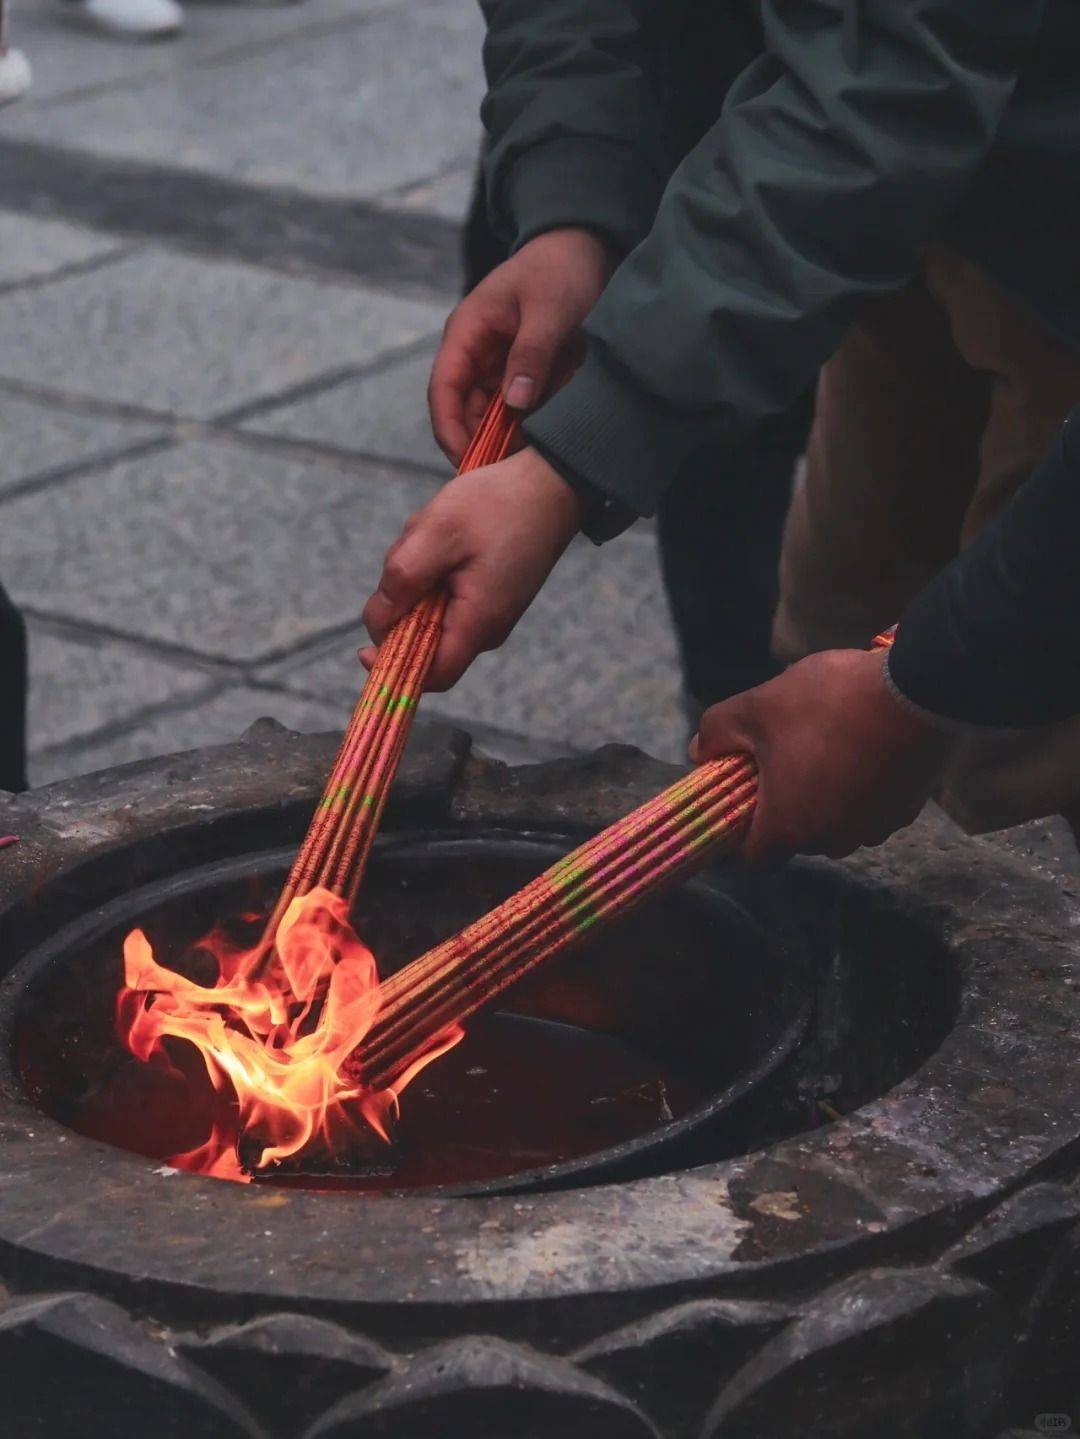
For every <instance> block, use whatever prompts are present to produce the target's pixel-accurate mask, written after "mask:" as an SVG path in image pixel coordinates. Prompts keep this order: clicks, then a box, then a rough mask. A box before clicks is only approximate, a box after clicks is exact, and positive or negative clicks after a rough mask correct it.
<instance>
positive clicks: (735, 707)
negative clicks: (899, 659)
mask: <svg viewBox="0 0 1080 1439" xmlns="http://www.w3.org/2000/svg"><path fill="white" fill-rule="evenodd" d="M950 744H951V740H950V736H949V734H948V733H947V732H945V731H944V730H942V729H941V728H939V727H938V726H936V725H935V724H933V723H932V722H930V721H929V720H926V719H923V718H921V717H920V716H919V715H918V714H917V713H916V712H915V710H914V709H913V708H907V707H904V706H902V705H901V704H900V703H899V702H898V701H897V700H896V699H895V698H894V697H893V695H892V694H891V693H890V692H889V689H888V688H887V686H886V683H885V677H884V673H883V664H882V655H881V654H880V653H874V652H869V653H868V652H865V651H862V650H827V651H825V652H824V653H822V654H816V655H811V656H810V658H809V659H805V660H802V661H800V662H799V663H798V664H795V665H792V666H791V668H790V669H789V670H787V671H786V672H785V673H784V674H782V675H780V676H779V677H778V678H777V679H774V680H770V681H768V683H767V684H763V685H759V686H758V687H757V688H756V689H752V690H747V691H746V692H745V693H743V694H740V695H735V696H734V697H733V698H732V699H729V700H725V701H723V702H722V703H721V704H718V705H714V706H713V707H712V708H711V709H709V710H706V712H705V714H704V716H703V717H702V721H701V728H700V730H699V731H698V734H697V736H696V737H695V739H694V741H693V743H692V744H691V747H690V755H691V758H692V759H693V760H694V761H695V762H696V763H701V762H703V761H705V760H709V759H718V758H720V757H721V756H723V755H728V754H733V753H737V752H748V753H750V754H752V755H753V756H754V759H755V761H756V762H757V765H758V798H757V805H756V807H755V810H754V816H753V819H752V821H751V824H750V827H749V829H748V830H747V833H746V836H745V839H744V841H743V843H742V845H741V848H740V854H741V856H742V857H743V858H744V859H746V860H747V861H749V862H751V863H757V862H766V861H776V860H781V859H785V858H787V857H788V856H789V855H792V854H824V855H829V856H830V857H832V858H834V859H839V858H841V857H842V856H844V855H846V854H850V853H851V852H852V850H855V849H858V848H859V847H860V846H861V845H875V844H881V843H883V842H884V841H885V840H886V839H888V837H889V836H890V835H891V834H893V833H895V831H896V830H898V829H902V828H903V827H904V826H905V825H907V824H910V823H911V822H912V820H914V819H915V817H916V816H917V815H918V813H919V811H920V810H921V809H922V806H923V804H924V803H925V801H926V800H927V799H928V798H929V797H930V794H931V793H932V791H933V790H934V789H935V788H936V787H937V784H938V782H939V781H940V779H941V776H942V773H943V771H944V768H945V763H946V760H947V758H948V754H949V749H950Z"/></svg>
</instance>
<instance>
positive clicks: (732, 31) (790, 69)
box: [483, 0, 1080, 514]
mask: <svg viewBox="0 0 1080 1439" xmlns="http://www.w3.org/2000/svg"><path fill="white" fill-rule="evenodd" d="M484 10H485V14H486V17H487V21H488V39H487V43H486V45H485V64H486V68H487V72H488V80H489V93H488V96H487V99H486V100H485V103H484V112H483V113H484V121H485V125H486V127H487V130H488V135H489V154H488V183H489V200H490V205H491V210H492V214H493V217H494V218H495V221H496V223H497V224H498V225H499V226H500V227H501V228H502V230H503V231H504V232H505V233H508V234H509V235H511V236H512V238H513V240H514V242H515V244H517V245H520V244H522V243H523V242H524V241H525V240H527V239H529V238H531V237H532V236H535V235H537V234H539V233H541V232H542V231H545V230H549V229H552V228H554V227H557V226H560V225H583V226H589V227H592V228H594V229H596V230H598V231H600V232H602V233H604V234H605V235H607V236H608V237H609V238H610V239H611V240H613V241H614V242H615V244H617V245H618V246H619V247H620V249H621V251H622V252H624V253H625V254H626V258H625V260H624V261H623V263H622V264H621V266H620V267H619V269H618V270H617V272H616V274H615V276H614V278H613V279H612V280H611V283H610V284H609V286H608V288H607V290H606V291H605V293H604V295H603V297H602V299H601V301H600V303H599V304H598V305H597V307H596V309H595V310H594V312H593V313H592V315H591V316H590V317H589V320H588V322H587V326H586V329H587V333H588V337H589V349H588V356H587V359H586V361H585V363H584V365H583V366H582V368H581V369H580V371H579V372H578V373H577V375H576V376H575V377H574V378H573V379H572V380H571V382H570V383H569V384H568V385H567V386H566V387H565V388H564V389H563V390H562V391H560V392H559V393H558V394H557V395H555V396H554V397H553V398H552V399H551V400H549V401H548V402H547V403H546V404H545V405H544V406H543V407H542V408H541V409H540V410H538V411H537V412H536V414H535V415H534V416H533V417H532V418H531V419H530V421H529V422H528V424H527V425H526V433H527V434H528V435H529V437H530V438H531V440H532V441H533V443H534V444H536V445H537V447H538V448H539V449H541V450H542V452H543V453H544V454H546V455H547V456H548V458H549V459H551V460H552V462H553V463H554V464H555V465H556V466H557V467H558V468H559V469H560V470H561V471H562V473H563V474H565V475H566V476H567V477H568V478H571V479H574V478H576V479H578V480H579V481H584V482H585V483H586V484H589V485H592V486H594V487H596V488H597V489H599V490H601V491H602V492H604V493H605V494H606V495H608V496H610V497H612V498H614V499H616V500H618V501H620V502H622V503H623V504H625V505H628V506H629V507H630V508H631V509H633V510H634V511H636V512H637V513H639V514H649V513H651V512H652V511H653V510H654V509H655V507H656V504H657V501H658V499H659V497H660V495H661V494H662V493H663V490H664V488H665V487H666V485H667V484H668V483H670V481H671V480H672V479H673V478H674V475H675V473H676V472H677V470H678V469H679V468H680V467H681V466H682V465H683V464H685V463H687V462H692V460H693V458H694V456H695V455H696V454H698V453H702V452H706V451H712V452H713V453H714V454H715V451H716V449H717V446H723V445H724V444H726V443H729V442H730V440H731V439H732V438H733V437H734V436H735V435H736V434H737V433H739V432H740V431H742V430H744V429H745V428H746V427H747V426H748V425H750V424H752V423H753V422H754V421H755V420H758V419H760V418H762V417H763V416H766V415H769V414H772V413H777V412H779V411H781V410H783V409H786V408H787V406H788V405H789V404H790V403H791V402H792V401H793V400H794V399H795V398H796V397H797V396H798V395H799V394H801V393H802V392H803V391H804V390H805V389H806V387H807V386H808V385H809V384H810V383H812V381H813V378H814V376H815V374H816V372H817V370H818V369H819V368H820V366H821V364H822V363H823V362H824V361H825V360H826V359H827V358H828V357H829V355H830V354H831V353H832V352H833V350H834V349H835V348H836V345H837V343H838V342H839V340H840V337H841V335H842V333H843V331H844V329H845V327H846V326H847V324H848V323H849V322H850V320H851V318H852V316H853V315H854V314H855V312H856V311H857V309H858V308H859V306H860V305H861V304H862V303H863V302H864V301H866V300H868V299H871V298H873V297H875V296H878V295H882V294H885V293H888V292H889V291H892V290H895V289H897V288H899V287H900V286H902V285H903V284H905V283H906V282H907V281H908V280H909V279H910V278H911V277H912V275H913V274H914V273H916V271H917V269H918V267H919V263H920V259H921V256H922V254H923V252H924V250H925V247H926V245H927V243H928V242H929V241H930V240H931V239H943V240H946V241H947V242H948V243H950V244H952V245H953V246H955V247H957V248H959V249H961V250H962V251H963V252H964V253H967V254H968V255H969V256H970V257H972V258H974V259H976V260H978V261H979V262H980V263H982V264H983V265H984V266H985V267H986V268H987V269H989V270H990V272H991V273H992V274H994V275H995V276H996V277H997V278H998V279H999V280H1001V281H1002V282H1003V283H1004V284H1006V285H1007V286H1008V287H1009V288H1010V289H1011V290H1012V291H1013V292H1014V293H1016V294H1017V295H1019V296H1020V298H1022V299H1024V300H1026V301H1027V302H1028V303H1029V305H1031V306H1032V307H1033V308H1034V309H1035V310H1036V311H1037V312H1038V313H1039V314H1041V315H1042V316H1043V317H1044V318H1045V319H1046V320H1048V321H1049V322H1050V323H1051V324H1052V325H1053V326H1054V327H1055V328H1056V329H1057V331H1058V332H1059V333H1061V334H1062V335H1064V336H1065V337H1066V338H1068V339H1070V340H1073V341H1076V342H1077V343H1080V0H761V3H760V4H756V3H750V0H485V3H484ZM748 35H750V36H751V37H753V36H756V39H751V41H750V42H749V44H748V41H747V36H748ZM732 71H734V72H735V73H734V74H732V73H731V72H732Z"/></svg>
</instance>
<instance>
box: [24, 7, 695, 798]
mask: <svg viewBox="0 0 1080 1439" xmlns="http://www.w3.org/2000/svg"><path fill="white" fill-rule="evenodd" d="M187 13H188V20H189V24H188V29H187V33H186V34H185V35H184V36H183V37H182V38H181V39H179V40H177V41H174V42H170V43H166V44H157V45H133V44H125V43H121V42H116V41H111V40H107V39H103V38H101V37H99V36H96V35H94V34H91V33H87V32H83V31H80V30H79V29H77V28H75V27H74V26H72V25H71V23H70V21H69V19H68V17H67V16H66V15H65V13H64V10H63V7H62V6H61V5H60V4H58V3H55V0H15V12H14V22H13V31H14V37H15V39H16V42H17V43H18V44H19V45H20V46H21V47H22V48H23V49H24V50H26V52H27V53H28V55H29V57H30V60H31V63H32V65H33V68H34V77H35V84H34V88H33V90H32V91H31V92H30V95H29V96H28V97H27V98H26V99H25V100H24V101H22V102H20V103H19V104H18V105H17V106H15V107H13V108H11V109H8V110H6V111H4V112H2V113H0V576H2V577H3V579H4V583H5V584H6V585H7V587H8V588H9V589H10V591H11V592H12V594H13V595H14V596H15V598H16V599H17V600H18V601H19V603H20V604H21V605H22V606H23V608H24V610H25V612H26V614H27V616H28V619H29V623H30V630H31V644H32V650H31V671H32V692H31V726H32V748H33V762H32V776H31V777H32V779H33V781H34V783H37V784H40V783H46V782H48V781H50V780H52V779H55V778H59V777H62V776H65V775H69V774H76V773H82V772H85V771H88V770H91V769H95V768H99V767H101V766H104V765H107V764H112V763H115V762H119V761H123V760H127V759H132V758H139V757H142V756H145V755H150V754H155V753H163V752H168V751H172V750H177V749H182V748H187V747H191V746H193V745H197V744H204V743H212V742H218V741H224V740H228V739H231V738H234V737H235V736H236V735H238V734H239V733H240V732H241V731H242V730H243V729H244V728H245V727H246V726H247V725H248V724H250V723H251V722H252V721H253V720H254V719H256V718H257V717H259V716H260V715H264V714H269V715H273V716H274V717H275V718H277V719H279V720H280V721H281V722H282V723H284V724H286V725H289V726H291V727H292V728H295V729H301V730H309V729H311V730H314V729H328V728H333V727H340V726H341V725H342V724H343V723H344V720H345V719H346V717H347V716H348V713H349V711H350V709H351V706H352V704H353V703H354V701H355V698H356V694H357V692H358V689H359V685H360V679H361V676H360V672H359V669H358V666H357V664H356V661H355V650H356V647H357V644H358V642H359V640H360V638H361V634H360V631H359V625H358V611H359V607H360V604H361V602H362V599H363V597H364V595H366V593H367V592H368V590H369V589H370V587H371V585H372V583H373V581H374V580H375V579H376V577H377V574H378V567H379V562H380V559H381V556H382V553H383V551H384V549H385V548H386V546H387V544H388V543H389V542H390V541H391V540H392V539H393V538H394V537H395V535H396V533H397V531H398V529H399V526H400V524H401V522H402V520H403V519H404V518H405V517H406V515H408V514H409V512H410V511H411V510H412V509H414V508H415V507H416V506H417V505H418V504H420V503H422V502H423V501H424V499H425V498H426V497H427V496H428V495H430V494H431V493H432V490H433V489H434V487H435V486H436V485H437V483H438V481H439V479H440V477H441V476H443V475H444V474H445V472H446V467H445V465H444V463H443V461H442V459H441V457H440V455H439V454H438V452H437V450H436V449H435V447H434V444H433V443H432V441H431V439H430V435H429V433H428V431H427V427H426V422H425V415H424V403H423V392H424V384H425V378H426V369H427V366H428V363H429V360H430V356H431V354H432V353H433V347H434V345H435V342H436V337H437V335H438V332H439V330H440V328H441V325H442V322H443V319H444V318H445V315H446V312H447V310H448V308H449V306H450V305H451V303H452V302H453V298H454V295H455V293H456V286H457V283H458V280H457V275H458V264H457V247H458V225H459V222H460V219H461V216H462V215H463V213H464V210H465V207H466V205H467V202H468V194H469V184H470V177H471V173H472V164H473V158H474V154H475V150H476V145H477V136H478V122H477V119H476V110H477V104H478V100H479V96H480V91H481V76H480V69H479V47H480V20H479V15H478V12H477V8H476V5H475V0H307V3H305V4H298V5H281V6H267V7H262V6H254V5H250V4H234V5H230V4H228V3H217V0H204V3H194V4H191V5H189V6H188V10H187ZM424 708H425V710H426V711H427V712H429V713H437V714H442V715H447V716H451V717H454V718H457V719H461V720H464V721H467V722H469V723H470V724H471V725H473V726H474V727H476V728H477V729H478V730H479V731H480V732H481V733H482V734H483V735H484V736H485V740H486V743H487V744H488V745H489V747H491V748H493V749H495V750H496V751H497V752H502V753H505V754H507V755H508V756H511V755H521V754H523V753H526V752H532V753H536V754H543V753H547V752H550V751H551V750H560V749H565V748H566V747H567V740H568V737H569V736H573V741H574V743H576V744H577V745H580V746H590V745H593V744H596V743H599V742H602V741H604V740H606V739H621V740H629V741H631V742H634V743H637V744H639V745H641V746H642V747H643V748H645V749H647V750H650V751H651V752H652V753H654V754H657V755H660V756H662V757H666V758H673V757H678V756H680V755H681V753H682V750H683V742H684V725H683V721H682V717H681V714H680V711H679V704H678V675H677V667H676V662H675V648H674V642H673V639H672V635H671V631H670V625H669V622H668V617H667V611H666V607H665V604H664V599H663V594H662V590H661V586H660V581H659V575H658V569H657V562H656V555H655V542H654V536H653V533H652V531H651V530H650V529H649V528H647V527H645V528H642V529H640V530H638V531H636V532H633V533H631V534H629V535H627V536H625V537H623V538H622V539H620V540H618V541H616V542H615V543H614V544H613V545H611V546H608V547H606V548H605V549H604V550H603V551H597V550H595V549H594V548H593V547H592V546H590V545H588V544H586V543H585V542H580V543H579V544H575V545H574V546H572V547H571V550H570V551H569V553H568V554H567V556H566V557H565V558H564V560H563V561H562V562H561V564H560V566H559V568H558V569H557V571H556V573H555V575H554V576H553V578H552V580H551V582H550V584H549V585H548V587H547V590H546V591H545V592H544V594H543V595H542V596H541V599H540V600H539V601H538V602H537V604H536V606H535V607H534V608H533V610H532V611H531V612H530V614H529V615H528V616H527V618H526V619H525V621H524V622H523V623H522V625H521V626H520V627H519V629H518V631H517V633H516V634H515V635H514V636H513V638H512V639H511V641H510V643H509V644H508V645H507V646H506V647H505V648H504V650H502V651H501V652H500V653H499V654H497V655H487V656H484V657H482V659H481V660H480V661H479V662H478V663H477V665H476V666H475V667H474V669H473V671H471V672H470V674H469V675H468V676H467V677H466V678H465V680H464V681H463V682H462V684H461V685H460V686H459V687H458V688H457V689H456V690H455V691H454V692H453V693H452V694H449V695H446V696H438V697H434V696H433V697H431V699H430V700H428V701H426V702H425V706H424ZM518 736H524V737H526V739H527V740H528V741H529V744H528V745H527V746H525V748H523V747H522V745H521V743H520V741H519V739H518V738H515V737H518Z"/></svg>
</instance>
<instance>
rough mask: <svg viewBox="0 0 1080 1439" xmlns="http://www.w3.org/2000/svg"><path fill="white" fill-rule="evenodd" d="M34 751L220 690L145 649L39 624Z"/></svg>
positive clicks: (33, 665)
mask: <svg viewBox="0 0 1080 1439" xmlns="http://www.w3.org/2000/svg"><path fill="white" fill-rule="evenodd" d="M29 631H30V635H29V638H30V721H29V736H30V746H31V749H32V750H33V751H38V750H43V749H47V748H51V747H53V746H56V745H62V744H68V743H70V742H71V741H73V740H81V739H85V738H87V737H88V736H91V735H93V734H95V733H96V732H97V731H99V730H101V729H103V728H104V727H105V726H106V725H114V724H118V723H120V722H121V721H123V720H126V719H128V718H129V717H130V716H131V715H132V714H133V713H134V712H135V711H137V710H143V709H149V708H151V707H152V706H155V705H165V704H168V703H169V702H170V701H177V700H188V699H191V698H192V697H193V696H194V695H197V694H199V693H201V692H203V691H209V690H211V689H214V688H217V684H216V683H215V681H214V679H213V678H212V676H211V675H209V674H208V673H207V672H206V671H205V670H201V669H198V668H196V667H194V666H191V665H177V664H172V663H170V662H169V661H167V660H162V659H160V658H158V657H157V656H156V655H154V654H151V653H148V652H147V651H146V650H145V649H143V648H141V647H140V646H138V645H129V644H124V643H122V642H119V641H116V640H101V639H93V638H91V637H87V638H86V639H85V640H84V639H81V638H73V637H70V636H67V635H63V634H57V633H55V632H53V631H51V630H49V629H47V628H45V627H43V626H42V625H39V624H35V623H33V622H31V624H30V626H29Z"/></svg>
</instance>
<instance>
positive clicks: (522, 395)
mask: <svg viewBox="0 0 1080 1439" xmlns="http://www.w3.org/2000/svg"><path fill="white" fill-rule="evenodd" d="M534 388H535V386H534V382H533V381H532V380H531V379H530V378H529V376H528V375H515V376H514V378H513V379H512V380H511V381H510V384H509V385H508V386H507V390H506V403H507V404H508V405H509V406H510V408H511V409H512V410H524V409H525V408H526V407H527V406H528V405H531V404H532V397H533V389H534Z"/></svg>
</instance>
